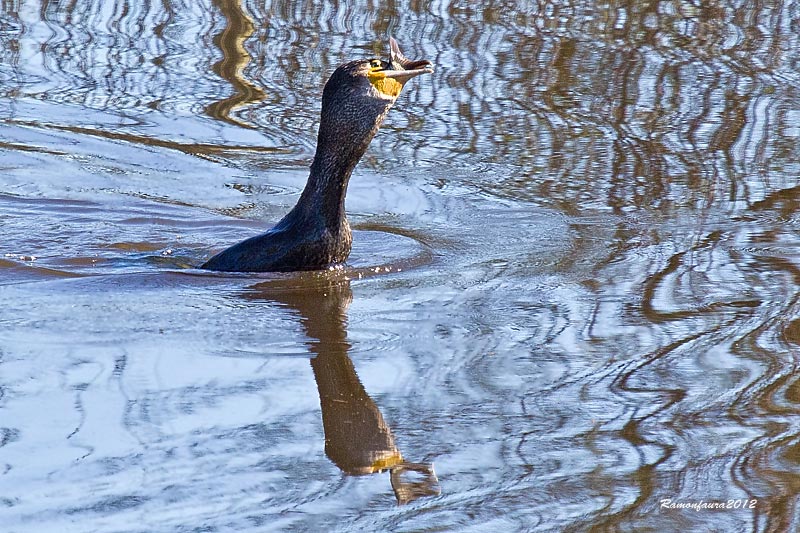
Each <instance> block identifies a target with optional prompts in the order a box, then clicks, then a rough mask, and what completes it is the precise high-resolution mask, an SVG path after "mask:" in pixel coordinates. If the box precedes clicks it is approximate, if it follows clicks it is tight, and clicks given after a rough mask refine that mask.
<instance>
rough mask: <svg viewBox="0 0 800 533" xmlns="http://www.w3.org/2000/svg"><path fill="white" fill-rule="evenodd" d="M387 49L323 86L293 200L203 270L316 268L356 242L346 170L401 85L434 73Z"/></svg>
mask: <svg viewBox="0 0 800 533" xmlns="http://www.w3.org/2000/svg"><path fill="white" fill-rule="evenodd" d="M389 48H390V54H389V61H382V60H380V59H362V60H356V61H351V62H349V63H346V64H344V65H342V66H340V67H339V68H337V69H336V70H335V71H334V73H333V74H332V75H331V77H330V78H329V79H328V82H327V83H326V84H325V89H324V90H323V92H322V116H321V120H320V125H319V134H318V136H317V151H316V154H315V155H314V161H313V163H312V164H311V171H310V173H309V176H308V182H307V183H306V186H305V189H304V190H303V193H302V194H301V196H300V199H299V200H298V202H297V205H295V206H294V208H292V210H291V211H289V213H288V214H287V215H286V216H285V217H283V219H281V221H280V222H278V223H277V224H276V225H275V227H273V228H272V229H271V230H269V231H267V232H266V233H264V234H261V235H257V236H255V237H251V238H249V239H247V240H244V241H242V242H240V243H238V244H235V245H233V246H231V247H230V248H227V249H226V250H223V251H222V252H220V253H218V254H217V255H215V256H214V257H212V258H211V259H209V260H208V261H206V262H205V263H204V264H203V265H202V266H201V267H200V268H204V269H208V270H220V271H225V272H290V271H295V270H320V269H323V268H326V267H328V266H331V265H335V264H339V263H343V262H344V261H345V260H346V259H347V256H348V255H350V246H351V244H352V240H353V239H352V234H351V232H350V225H349V224H348V223H347V219H346V217H345V210H344V197H345V193H346V192H347V183H348V181H349V180H350V174H352V172H353V168H355V166H356V164H357V163H358V161H359V160H360V159H361V156H362V155H364V152H365V151H366V149H367V146H369V143H370V141H371V140H372V138H373V137H374V136H375V134H376V133H377V132H378V128H379V127H380V125H381V123H383V119H384V118H385V117H386V113H387V112H388V111H389V109H390V108H391V107H392V105H393V104H394V102H395V100H396V99H397V97H398V95H399V94H400V90H401V89H402V88H403V85H404V84H405V83H406V82H407V81H408V80H410V79H411V78H413V77H415V76H419V75H420V74H426V73H431V72H433V67H432V64H431V62H430V61H426V60H421V61H412V60H410V59H407V58H406V57H405V56H404V55H403V53H402V52H401V51H400V47H399V46H398V44H397V41H395V40H394V39H393V38H390V39H389Z"/></svg>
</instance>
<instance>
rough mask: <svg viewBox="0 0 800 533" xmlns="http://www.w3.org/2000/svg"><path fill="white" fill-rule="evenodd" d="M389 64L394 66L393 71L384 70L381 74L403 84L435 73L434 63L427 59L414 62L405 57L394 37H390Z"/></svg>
mask: <svg viewBox="0 0 800 533" xmlns="http://www.w3.org/2000/svg"><path fill="white" fill-rule="evenodd" d="M389 63H390V64H391V66H392V68H391V70H383V71H381V73H382V74H383V75H384V76H385V77H387V78H394V79H395V80H397V81H398V82H400V83H403V84H404V83H405V82H407V81H408V80H410V79H411V78H414V77H416V76H419V75H420V74H431V73H432V72H433V63H431V62H430V61H428V60H427V59H422V60H416V61H413V60H411V59H408V58H407V57H406V56H404V55H403V52H402V51H401V50H400V45H398V44H397V41H396V40H395V39H394V37H389Z"/></svg>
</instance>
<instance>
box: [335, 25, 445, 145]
mask: <svg viewBox="0 0 800 533" xmlns="http://www.w3.org/2000/svg"><path fill="white" fill-rule="evenodd" d="M389 49H390V52H389V59H388V60H382V59H378V58H373V59H359V60H356V61H351V62H349V63H345V64H344V65H342V66H340V67H339V68H337V69H336V70H335V71H334V73H333V74H332V75H331V77H330V78H329V79H328V82H327V83H326V84H325V89H324V91H323V93H322V127H323V128H324V129H326V130H327V129H329V128H330V130H331V131H326V132H324V134H325V135H327V134H331V135H343V134H344V135H345V137H347V136H351V135H352V136H353V137H362V136H367V137H368V139H367V142H369V139H371V138H372V135H374V134H375V132H376V131H377V127H379V126H380V124H381V122H383V118H384V117H385V115H386V113H387V112H388V111H389V108H391V106H392V104H394V102H395V100H396V99H397V97H398V96H399V95H400V91H401V90H402V89H403V86H404V85H405V84H406V82H408V80H410V79H412V78H415V77H417V76H419V75H420V74H429V73H431V72H433V66H432V64H431V62H430V61H427V60H421V61H413V60H410V59H407V58H406V57H405V56H404V55H403V53H402V52H401V51H400V47H399V46H398V45H397V41H395V40H394V39H393V38H390V39H389ZM321 133H322V132H321ZM370 133H371V134H372V135H370ZM340 140H341V141H344V139H341V138H340ZM353 140H355V139H351V141H353Z"/></svg>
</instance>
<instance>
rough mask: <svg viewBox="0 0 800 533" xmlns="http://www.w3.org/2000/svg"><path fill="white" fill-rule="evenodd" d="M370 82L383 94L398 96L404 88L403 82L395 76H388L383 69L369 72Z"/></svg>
mask: <svg viewBox="0 0 800 533" xmlns="http://www.w3.org/2000/svg"><path fill="white" fill-rule="evenodd" d="M367 77H368V78H369V82H370V83H371V84H372V86H373V87H375V89H377V91H378V92H379V93H381V94H384V95H386V96H390V97H392V98H397V96H398V95H399V94H400V91H401V90H402V89H403V84H402V83H400V82H399V81H397V80H396V79H394V78H387V77H386V74H384V73H383V72H381V71H372V72H370V73H369V74H367Z"/></svg>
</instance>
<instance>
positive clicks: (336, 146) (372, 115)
mask: <svg viewBox="0 0 800 533" xmlns="http://www.w3.org/2000/svg"><path fill="white" fill-rule="evenodd" d="M390 107H391V104H388V105H383V104H382V105H381V107H380V108H376V109H369V110H368V109H364V110H363V114H362V115H361V116H359V117H358V119H357V120H350V121H347V122H346V123H345V121H344V120H343V119H342V117H337V116H334V114H335V113H337V111H338V109H337V108H336V107H335V106H331V105H326V103H325V102H323V106H322V120H321V121H320V127H319V135H318V137H317V152H316V154H315V155H314V162H313V163H312V164H311V172H310V174H309V176H308V183H306V187H305V189H304V190H303V194H302V195H301V196H300V200H299V201H298V203H297V208H298V209H301V210H302V211H303V215H304V216H306V217H312V218H317V217H319V216H321V217H322V219H323V220H324V224H325V226H326V227H327V228H330V229H337V228H339V227H340V226H341V225H342V224H343V222H344V220H345V209H344V199H345V194H346V193H347V184H348V182H349V181H350V175H351V174H352V173H353V169H354V168H355V166H356V165H357V164H358V162H359V160H360V159H361V157H362V156H363V155H364V152H366V150H367V147H368V146H369V143H370V141H372V138H373V137H374V136H375V134H376V133H377V132H378V128H379V127H380V125H381V123H382V122H383V119H384V117H385V116H386V113H387V112H388V111H389V108H390Z"/></svg>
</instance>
